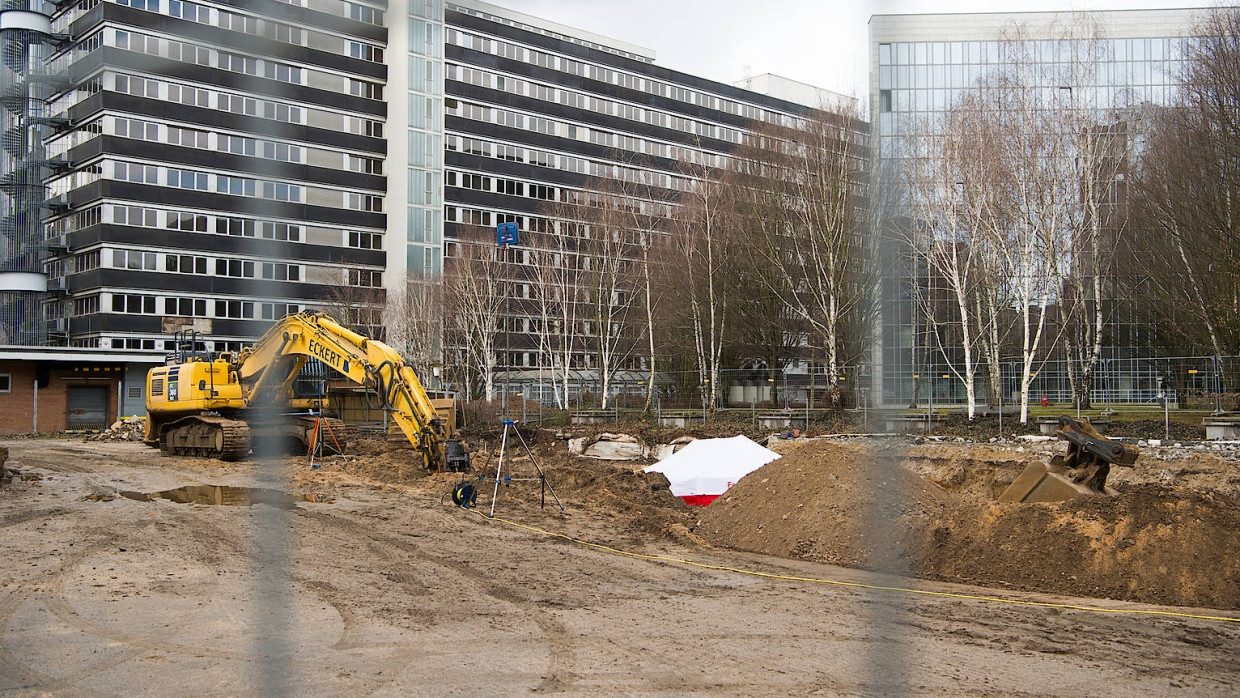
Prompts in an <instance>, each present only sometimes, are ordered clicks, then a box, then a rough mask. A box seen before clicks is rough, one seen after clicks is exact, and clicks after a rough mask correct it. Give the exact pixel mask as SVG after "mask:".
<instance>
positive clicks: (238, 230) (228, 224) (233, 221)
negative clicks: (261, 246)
mask: <svg viewBox="0 0 1240 698" xmlns="http://www.w3.org/2000/svg"><path fill="white" fill-rule="evenodd" d="M215 232H217V233H219V234H220V235H237V236H240V237H247V238H252V237H254V221H252V220H247V219H245V218H217V219H216V220H215Z"/></svg>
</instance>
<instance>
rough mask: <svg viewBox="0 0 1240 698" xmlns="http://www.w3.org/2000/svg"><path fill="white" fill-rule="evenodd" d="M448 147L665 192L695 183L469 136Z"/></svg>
mask: <svg viewBox="0 0 1240 698" xmlns="http://www.w3.org/2000/svg"><path fill="white" fill-rule="evenodd" d="M444 145H445V147H446V148H447V149H448V150H455V151H459V152H462V153H468V154H470V155H480V156H482V157H489V158H496V159H498V160H508V161H511V162H527V163H530V164H531V165H540V166H542V167H549V168H552V169H557V170H566V171H568V172H578V173H581V174H585V175H590V176H592V177H605V178H607V179H612V180H620V181H625V182H632V183H634V184H644V185H648V186H652V187H662V188H664V189H679V190H681V191H685V190H687V189H688V187H689V183H690V181H691V180H690V179H689V178H688V177H683V176H680V175H675V174H671V173H669V172H665V171H662V170H652V169H643V168H640V167H633V166H630V165H623V164H618V163H614V162H609V161H606V160H591V159H589V158H583V157H579V156H576V155H569V154H566V153H552V152H549V151H545V150H538V149H536V148H526V147H523V146H518V145H509V144H506V143H496V142H493V141H488V140H483V139H481V138H471V137H469V136H459V135H455V134H448V135H446V136H444ZM674 150H675V153H674V154H675V156H676V158H675V159H678V160H686V161H696V160H697V159H702V158H705V159H706V160H708V161H709V162H710V163H713V166H716V167H721V166H723V165H724V164H725V163H726V160H725V159H724V158H723V157H722V156H715V155H712V154H710V153H706V154H704V155H703V154H702V153H701V152H700V151H694V150H692V149H690V148H680V147H676V148H675V149H674Z"/></svg>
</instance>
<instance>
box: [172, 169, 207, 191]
mask: <svg viewBox="0 0 1240 698" xmlns="http://www.w3.org/2000/svg"><path fill="white" fill-rule="evenodd" d="M168 186H170V187H179V188H181V189H196V190H198V191H208V189H209V184H208V182H207V173H206V172H194V171H193V170H173V169H169V170H168Z"/></svg>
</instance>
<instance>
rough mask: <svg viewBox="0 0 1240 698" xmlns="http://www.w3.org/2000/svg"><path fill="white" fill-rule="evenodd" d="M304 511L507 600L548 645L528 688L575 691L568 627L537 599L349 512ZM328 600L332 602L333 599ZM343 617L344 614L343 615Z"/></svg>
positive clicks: (356, 537) (574, 655)
mask: <svg viewBox="0 0 1240 698" xmlns="http://www.w3.org/2000/svg"><path fill="white" fill-rule="evenodd" d="M304 511H305V515H306V516H307V518H309V519H312V520H315V521H318V522H320V523H322V524H324V525H326V526H329V527H331V528H334V529H337V530H343V531H347V532H348V538H349V539H350V540H366V541H369V543H368V545H378V546H380V547H382V548H386V549H388V550H389V551H396V552H398V553H399V554H402V555H407V556H410V557H414V558H416V559H419V560H422V561H424V562H428V563H430V564H433V565H436V566H438V567H442V568H446V569H448V570H451V571H452V572H454V573H456V574H457V575H458V576H460V577H463V578H465V579H466V580H468V581H469V582H470V583H471V584H473V585H474V586H476V587H477V588H479V589H480V590H481V591H482V593H483V594H485V595H486V596H489V597H491V598H493V599H495V600H497V601H500V602H502V603H506V604H508V605H510V606H512V607H513V608H516V609H517V610H518V611H520V612H521V613H523V614H525V615H526V616H527V617H528V618H529V619H530V620H531V621H533V623H534V624H535V625H536V626H538V629H539V631H540V632H541V633H542V635H543V638H544V643H545V644H546V647H547V669H546V675H545V676H544V678H543V680H542V681H541V682H540V683H539V684H538V685H536V686H534V687H532V688H531V689H529V690H530V692H532V693H546V692H558V691H568V690H572V687H573V685H574V683H575V680H576V676H577V674H576V667H577V652H576V648H575V647H574V646H573V643H572V642H571V641H570V640H569V639H568V638H569V631H568V628H567V627H566V626H565V625H564V624H563V623H561V622H560V620H559V619H558V618H556V617H555V616H554V614H552V613H551V612H549V611H547V610H546V609H544V608H542V607H541V606H540V605H539V604H538V602H537V601H532V600H530V599H528V598H525V597H523V596H522V595H521V594H520V593H519V592H518V591H516V590H514V589H512V588H510V587H508V586H506V585H504V584H502V583H498V582H494V581H492V580H491V579H489V578H488V577H487V576H486V574H485V573H484V572H482V571H481V570H478V569H476V568H474V567H472V566H470V565H469V564H467V563H465V562H461V561H459V560H453V559H450V558H446V557H443V556H441V555H436V554H433V553H430V552H427V551H425V550H423V549H421V548H420V547H419V546H417V545H416V544H414V543H412V542H411V541H409V540H407V539H402V538H400V537H398V536H396V535H393V534H389V533H383V532H380V531H377V530H375V528H374V527H373V526H367V525H366V524H365V523H363V522H360V521H353V520H350V519H348V518H346V516H347V515H345V514H339V513H331V512H320V511H310V510H304ZM384 557H386V556H384ZM378 559H383V558H378ZM327 601H328V602H329V603H332V602H331V601H330V600H327ZM332 605H333V606H334V607H336V608H339V606H337V605H336V604H335V603H332ZM343 617H344V615H343V614H342V618H343ZM346 627H347V626H346ZM346 632H348V631H346Z"/></svg>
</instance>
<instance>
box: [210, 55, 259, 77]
mask: <svg viewBox="0 0 1240 698" xmlns="http://www.w3.org/2000/svg"><path fill="white" fill-rule="evenodd" d="M219 66H220V70H227V71H231V72H233V73H244V74H245V75H258V59H256V58H251V57H249V56H241V55H238V54H235V53H227V52H225V51H220V64H219Z"/></svg>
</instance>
